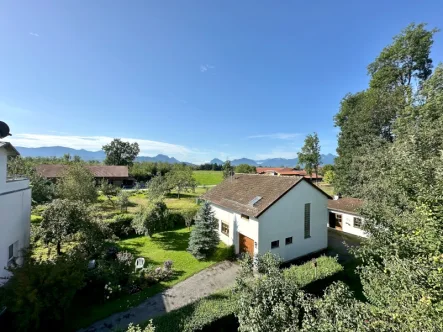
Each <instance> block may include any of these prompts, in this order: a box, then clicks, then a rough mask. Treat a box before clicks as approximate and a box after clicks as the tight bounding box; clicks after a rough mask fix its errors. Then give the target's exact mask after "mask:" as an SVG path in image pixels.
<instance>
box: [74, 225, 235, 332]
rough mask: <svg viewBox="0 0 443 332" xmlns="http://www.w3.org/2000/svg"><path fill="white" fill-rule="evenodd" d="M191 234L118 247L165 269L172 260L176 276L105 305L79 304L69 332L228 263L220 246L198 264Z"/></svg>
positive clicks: (156, 237) (183, 231)
mask: <svg viewBox="0 0 443 332" xmlns="http://www.w3.org/2000/svg"><path fill="white" fill-rule="evenodd" d="M189 235H190V231H189V230H188V229H187V228H183V229H177V230H173V231H168V232H163V233H160V234H155V235H154V236H153V237H152V238H148V237H145V236H140V237H135V238H130V239H125V240H122V241H119V242H118V244H119V245H120V246H121V247H122V248H123V249H124V250H128V251H130V252H132V253H133V254H134V256H135V257H144V258H145V260H146V264H153V265H156V266H161V265H162V264H163V262H164V261H166V260H169V259H170V260H172V261H173V269H174V271H175V276H174V278H173V279H172V280H169V281H166V282H161V283H159V284H157V285H154V286H152V287H149V288H147V289H144V290H143V291H141V292H140V293H137V294H133V295H126V296H123V297H121V298H119V299H116V300H114V301H111V302H106V303H104V304H101V305H96V306H88V305H87V303H85V302H84V301H79V302H78V303H77V304H76V305H75V306H74V308H73V309H72V310H71V314H70V315H69V319H68V321H69V326H67V327H66V329H68V330H75V329H78V328H81V327H87V326H88V325H90V324H92V323H93V322H95V321H97V320H100V319H103V318H105V317H107V316H109V315H112V314H113V313H115V312H119V311H124V310H127V309H128V308H130V307H133V306H135V305H138V304H139V303H141V302H143V301H144V300H145V299H147V298H148V297H151V296H153V295H155V294H157V293H159V292H161V291H163V290H165V289H166V288H168V287H171V286H173V285H175V284H177V283H178V282H180V281H183V280H185V279H186V278H189V277H190V276H192V275H193V274H195V273H197V272H199V271H201V270H203V269H205V268H207V267H209V266H211V265H213V264H215V263H217V262H219V261H222V260H225V259H226V257H227V255H228V249H227V247H226V246H225V245H224V244H223V243H220V244H219V246H218V248H217V251H216V252H215V253H214V255H213V256H212V257H211V258H210V259H208V260H206V261H198V260H197V259H195V258H194V257H193V256H192V255H191V254H189V253H188V252H187V251H186V249H187V247H188V240H189Z"/></svg>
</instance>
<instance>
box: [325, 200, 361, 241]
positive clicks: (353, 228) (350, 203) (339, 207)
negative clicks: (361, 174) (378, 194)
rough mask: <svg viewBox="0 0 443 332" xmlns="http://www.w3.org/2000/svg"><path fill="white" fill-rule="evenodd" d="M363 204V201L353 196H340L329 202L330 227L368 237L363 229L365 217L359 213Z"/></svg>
mask: <svg viewBox="0 0 443 332" xmlns="http://www.w3.org/2000/svg"><path fill="white" fill-rule="evenodd" d="M362 205H363V201H362V200H361V199H358V198H352V197H343V198H341V197H338V196H334V199H332V200H330V201H329V202H328V210H329V227H330V228H333V229H335V230H337V231H341V232H345V233H349V234H352V235H357V236H360V237H367V236H368V235H367V234H366V233H365V232H364V231H363V230H362V229H361V228H362V225H363V223H364V219H363V218H362V217H361V216H360V215H359V214H358V209H359V208H360V207H361V206H362Z"/></svg>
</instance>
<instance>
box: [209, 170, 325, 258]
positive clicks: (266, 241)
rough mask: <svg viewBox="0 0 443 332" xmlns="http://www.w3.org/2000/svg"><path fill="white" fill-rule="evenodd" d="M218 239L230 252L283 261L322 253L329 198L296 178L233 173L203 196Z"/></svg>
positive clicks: (304, 181)
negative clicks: (275, 256)
mask: <svg viewBox="0 0 443 332" xmlns="http://www.w3.org/2000/svg"><path fill="white" fill-rule="evenodd" d="M202 198H203V199H205V200H207V201H209V202H210V203H211V206H212V209H213V211H214V213H215V218H217V220H218V231H219V234H220V239H221V241H223V242H224V243H226V244H227V245H232V244H233V245H234V246H235V251H236V253H239V252H248V253H249V254H251V255H257V254H259V255H261V254H264V253H265V252H267V251H271V252H272V253H274V254H278V255H279V256H280V257H281V258H282V259H283V260H284V261H290V260H293V259H295V258H298V257H301V256H305V255H307V254H310V253H313V252H317V251H320V250H322V249H325V248H326V247H327V245H328V237H327V225H326V222H327V218H328V208H327V204H328V203H327V202H328V199H329V198H330V197H329V196H328V195H327V194H326V193H325V192H323V191H322V190H321V189H319V188H318V187H316V186H315V185H313V184H312V183H311V182H310V181H308V180H306V179H304V178H302V177H300V178H296V177H289V176H262V175H257V174H236V175H235V176H233V177H232V178H229V179H226V180H224V181H223V182H222V183H220V184H219V185H217V186H216V187H214V188H212V189H211V190H209V191H208V192H207V193H206V194H204V195H203V197H202Z"/></svg>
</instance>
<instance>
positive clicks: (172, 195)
mask: <svg viewBox="0 0 443 332" xmlns="http://www.w3.org/2000/svg"><path fill="white" fill-rule="evenodd" d="M200 195H201V194H197V193H193V192H190V193H180V199H195V198H197V197H198V196H200ZM165 197H166V198H176V199H179V198H178V195H177V193H176V192H175V193H168V194H166V195H165Z"/></svg>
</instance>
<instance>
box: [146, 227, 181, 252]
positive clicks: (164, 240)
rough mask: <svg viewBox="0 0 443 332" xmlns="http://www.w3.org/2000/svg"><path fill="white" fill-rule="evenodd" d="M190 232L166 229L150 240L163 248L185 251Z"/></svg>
mask: <svg viewBox="0 0 443 332" xmlns="http://www.w3.org/2000/svg"><path fill="white" fill-rule="evenodd" d="M189 236H190V233H189V232H186V233H181V232H180V233H179V232H176V231H167V232H163V233H159V234H157V236H155V237H153V238H152V239H151V241H152V242H153V243H155V244H156V245H158V246H159V247H160V248H162V249H164V250H172V251H186V249H187V248H188V242H189Z"/></svg>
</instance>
